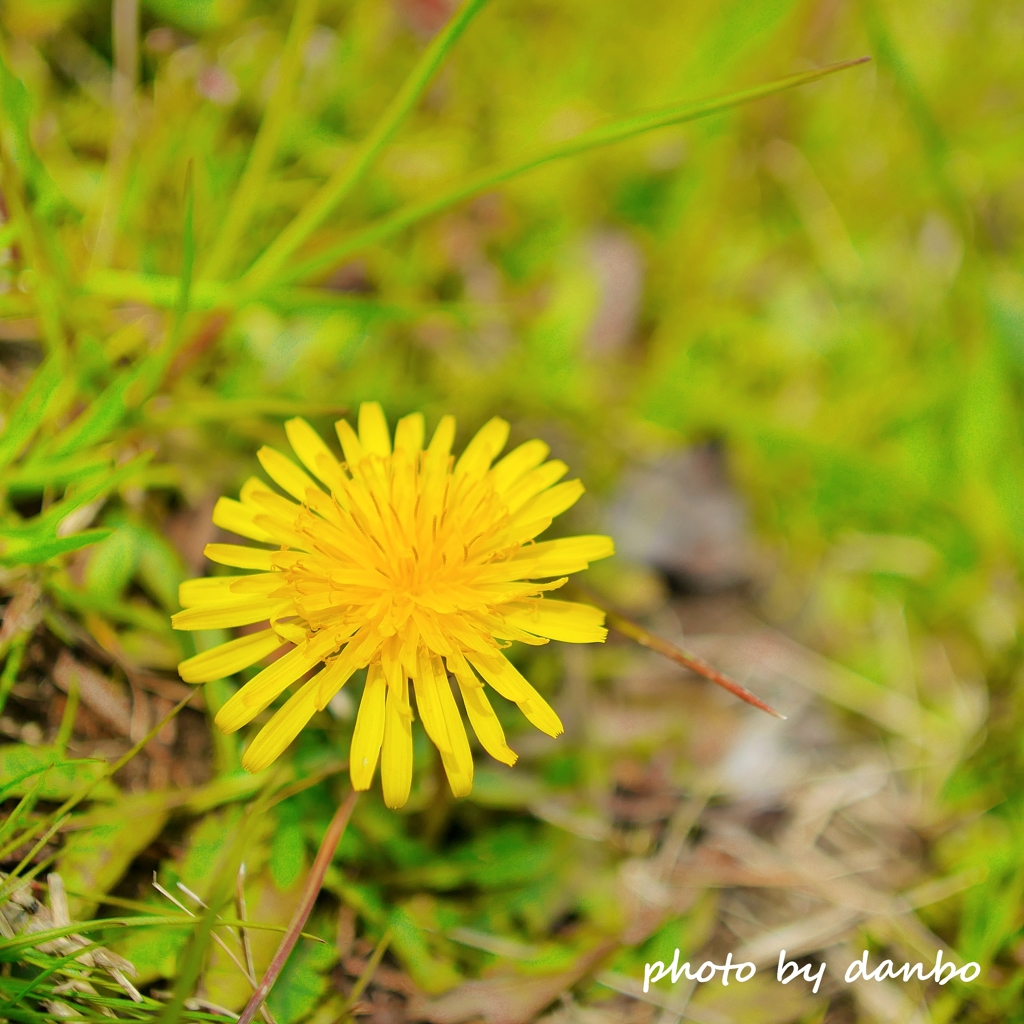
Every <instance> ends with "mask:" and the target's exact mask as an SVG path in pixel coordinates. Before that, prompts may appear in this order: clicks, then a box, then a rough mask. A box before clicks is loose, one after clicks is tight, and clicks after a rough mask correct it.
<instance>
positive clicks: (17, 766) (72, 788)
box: [0, 743, 118, 801]
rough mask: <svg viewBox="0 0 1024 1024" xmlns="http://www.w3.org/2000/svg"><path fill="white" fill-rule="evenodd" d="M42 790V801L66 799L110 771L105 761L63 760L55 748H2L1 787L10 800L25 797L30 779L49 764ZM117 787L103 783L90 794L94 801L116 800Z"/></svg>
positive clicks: (12, 746)
mask: <svg viewBox="0 0 1024 1024" xmlns="http://www.w3.org/2000/svg"><path fill="white" fill-rule="evenodd" d="M51 764H52V765H53V767H51V768H50V770H49V771H48V772H46V776H45V781H44V782H43V785H42V787H41V789H40V791H39V798H40V799H41V800H66V799H67V798H68V797H70V796H72V795H74V794H75V793H77V792H78V790H79V789H81V788H82V786H83V784H87V783H90V782H94V781H95V780H96V779H99V778H100V777H101V776H102V775H103V773H104V772H105V771H106V769H107V765H106V763H105V762H104V761H91V760H90V761H87V760H72V761H68V760H64V758H62V757H61V755H60V754H59V752H58V751H57V750H56V749H55V748H54V747H29V746H26V745H25V744H22V743H13V744H10V745H8V746H4V747H0V786H2V787H4V788H3V790H2V792H3V795H4V796H5V797H7V798H9V797H19V796H24V795H25V793H27V792H28V790H29V788H30V786H29V784H28V779H29V778H30V777H32V776H33V775H35V774H36V773H39V772H42V771H43V770H44V769H46V768H47V767H48V766H49V765H51ZM117 795H118V791H117V788H116V787H115V786H114V784H113V783H112V782H110V781H109V780H106V781H103V782H100V783H99V784H98V785H97V786H96V788H95V789H94V790H93V791H92V793H91V794H90V796H91V798H92V799H93V800H103V801H109V800H114V799H116V797H117Z"/></svg>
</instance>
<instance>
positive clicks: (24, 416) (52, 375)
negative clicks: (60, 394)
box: [0, 354, 64, 483]
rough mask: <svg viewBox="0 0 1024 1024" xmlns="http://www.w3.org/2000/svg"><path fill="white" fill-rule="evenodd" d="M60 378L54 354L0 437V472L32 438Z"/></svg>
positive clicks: (60, 365) (60, 368) (59, 364)
mask: <svg viewBox="0 0 1024 1024" xmlns="http://www.w3.org/2000/svg"><path fill="white" fill-rule="evenodd" d="M63 376H64V369H63V360H62V359H61V358H60V357H59V356H57V355H56V354H54V355H51V356H50V357H49V359H47V360H46V362H44V363H43V365H42V366H40V367H39V369H38V370H37V371H36V374H35V376H34V377H33V378H32V380H31V381H30V382H29V385H28V387H27V388H26V389H25V391H24V393H23V394H22V396H21V400H20V401H19V402H18V405H17V407H16V408H15V410H14V411H13V412H12V413H11V417H10V420H9V421H8V423H7V426H6V427H5V428H4V431H3V433H2V434H0V470H2V469H5V468H6V467H7V466H9V465H10V464H11V463H12V462H13V461H14V460H15V459H16V458H17V457H18V456H19V455H20V454H21V453H22V452H23V451H24V450H25V447H26V446H27V445H28V443H29V442H30V441H31V440H32V438H33V437H34V436H35V432H36V431H37V430H38V429H39V426H40V424H41V423H42V422H43V417H44V416H45V415H46V408H47V406H48V405H49V403H50V399H51V398H53V395H54V393H55V392H56V391H57V388H58V387H60V383H61V380H62V379H63ZM4 482H5V483H6V481H4Z"/></svg>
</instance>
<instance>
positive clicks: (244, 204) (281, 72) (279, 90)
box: [201, 0, 317, 279]
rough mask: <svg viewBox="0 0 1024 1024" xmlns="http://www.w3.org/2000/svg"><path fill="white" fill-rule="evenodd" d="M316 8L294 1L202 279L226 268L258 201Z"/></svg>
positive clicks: (306, 0) (305, 0)
mask: <svg viewBox="0 0 1024 1024" xmlns="http://www.w3.org/2000/svg"><path fill="white" fill-rule="evenodd" d="M316 9H317V0H298V2H297V3H296V4H295V11H294V12H293V14H292V21H291V26H290V27H289V29H288V36H287V38H286V39H285V44H284V50H283V52H282V53H281V58H280V61H279V63H278V65H277V72H276V77H275V81H274V91H273V93H271V96H270V101H269V102H268V103H267V106H266V110H265V111H264V114H263V120H262V121H261V122H260V127H259V131H257V133H256V138H255V140H254V141H253V144H252V149H251V150H250V152H249V159H248V161H246V165H245V170H244V171H243V172H242V177H241V178H240V179H239V182H238V186H237V188H236V189H235V192H234V195H233V196H232V197H231V203H230V205H229V206H228V210H227V213H226V214H225V215H224V219H223V221H222V222H221V226H220V230H219V232H218V234H217V238H216V241H215V242H214V243H213V249H212V250H211V252H210V255H209V256H208V257H207V259H206V260H205V262H204V264H203V266H202V269H201V274H202V276H203V277H207V278H213V279H216V278H218V277H220V276H221V274H223V273H224V271H225V270H227V269H229V264H230V260H231V259H232V257H233V256H234V253H235V249H236V247H237V245H238V242H239V239H240V238H241V237H242V234H243V232H244V231H245V228H246V226H247V225H248V223H249V219H250V218H251V216H252V213H253V210H254V209H255V207H256V204H257V202H258V200H259V198H260V192H261V190H262V188H263V186H264V184H265V182H266V180H267V174H268V172H269V171H270V167H271V164H272V162H273V159H274V156H275V154H276V153H277V148H278V144H279V143H280V140H281V133H282V130H283V129H284V126H285V122H286V121H287V119H288V117H289V116H290V115H291V112H292V111H291V104H292V98H293V96H294V94H295V84H296V81H297V80H298V76H299V71H300V70H301V68H302V57H303V52H304V48H305V45H306V41H307V40H308V39H309V34H310V31H311V30H312V28H313V22H314V20H315V18H316Z"/></svg>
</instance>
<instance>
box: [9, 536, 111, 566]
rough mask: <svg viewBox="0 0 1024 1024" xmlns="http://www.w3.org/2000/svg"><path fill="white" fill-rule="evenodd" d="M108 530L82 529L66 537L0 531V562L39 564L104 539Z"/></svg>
mask: <svg viewBox="0 0 1024 1024" xmlns="http://www.w3.org/2000/svg"><path fill="white" fill-rule="evenodd" d="M110 533H111V531H110V530H99V529H97V530H82V531H81V533H73V534H71V535H70V536H68V537H44V538H40V539H26V538H24V537H11V536H4V535H3V534H2V533H0V564H3V565H39V564H40V563H41V562H48V561H49V560H50V559H51V558H56V557H57V555H64V554H67V553H68V552H69V551H77V550H78V549H79V548H84V547H86V546H87V545H89V544H95V543H96V542H97V541H101V540H105V539H106V538H107V537H109V536H110Z"/></svg>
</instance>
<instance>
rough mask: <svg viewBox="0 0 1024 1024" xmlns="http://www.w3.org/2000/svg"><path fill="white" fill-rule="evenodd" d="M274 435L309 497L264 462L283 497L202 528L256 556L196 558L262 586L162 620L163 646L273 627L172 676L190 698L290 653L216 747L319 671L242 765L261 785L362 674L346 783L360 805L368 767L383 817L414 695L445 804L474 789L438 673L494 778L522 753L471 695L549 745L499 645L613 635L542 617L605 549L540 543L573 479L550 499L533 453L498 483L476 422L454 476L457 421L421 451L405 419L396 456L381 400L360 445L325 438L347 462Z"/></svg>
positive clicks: (236, 705)
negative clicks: (223, 534)
mask: <svg viewBox="0 0 1024 1024" xmlns="http://www.w3.org/2000/svg"><path fill="white" fill-rule="evenodd" d="M285 429H286V430H287V433H288V440H289V441H290V442H291V446H292V448H293V449H294V450H295V454H296V455H298V457H299V461H300V462H302V464H303V465H304V466H305V467H306V469H308V470H309V472H310V473H312V474H313V475H314V476H315V477H316V478H317V479H318V480H320V482H321V484H322V485H323V486H322V487H321V486H320V485H318V484H317V483H316V482H315V481H314V479H313V477H311V476H308V475H307V474H306V473H305V472H304V471H303V470H301V469H300V468H299V467H298V466H297V465H296V464H295V463H294V462H292V461H291V460H290V459H289V458H287V457H286V456H284V455H282V454H281V453H280V452H277V451H275V450H274V449H273V448H262V449H261V450H260V451H259V453H258V456H259V460H260V463H261V464H262V465H263V468H264V469H265V470H266V472H267V474H268V475H269V476H270V478H271V479H272V480H273V481H274V483H276V484H277V485H278V487H280V488H281V490H283V491H284V492H285V493H287V494H289V495H290V496H291V497H292V498H293V499H295V500H294V501H290V500H289V499H288V498H284V497H282V496H281V495H280V494H277V493H275V492H274V491H273V490H271V489H270V487H268V486H267V485H266V484H264V483H262V482H261V481H260V480H258V479H256V478H255V477H254V478H251V479H249V480H248V481H247V482H246V483H245V484H244V485H243V487H242V491H241V494H240V499H241V500H240V501H232V500H231V499H230V498H221V499H220V501H219V502H218V503H217V507H216V508H215V510H214V513H213V521H214V523H216V524H217V525H218V526H220V527H222V528H223V529H225V530H230V531H231V532H232V533H236V534H240V535H241V536H243V537H248V538H249V539H250V540H254V541H258V542H260V543H262V544H264V545H267V546H266V547H259V548H257V547H250V546H242V545H235V544H209V545H207V547H206V556H207V557H208V558H209V559H210V560H211V561H214V562H219V563H220V564H222V565H230V566H234V567H236V568H239V569H255V570H257V571H256V572H255V573H252V574H249V575H243V576H216V577H208V578H205V579H197V580H189V581H188V582H187V583H184V584H182V587H181V593H180V599H181V605H182V607H183V608H184V609H185V611H182V612H179V613H178V614H177V615H175V616H174V619H173V624H174V627H175V628H176V629H217V628H225V627H231V626H245V625H250V624H252V623H257V622H263V621H267V620H269V622H270V628H268V629H264V630H261V631H260V632H257V633H253V634H250V635H248V636H243V637H241V638H239V639H237V640H232V641H230V642H228V643H225V644H221V646H219V647H216V648H214V649H213V650H210V651H206V652H205V653H203V654H199V655H197V656H196V657H194V658H189V659H188V661H184V662H182V663H181V665H179V666H178V671H179V672H180V673H181V678H182V679H184V680H185V681H186V682H190V683H202V682H208V681H210V680H211V679H220V678H222V677H224V676H229V675H231V674H233V673H235V672H238V671H240V670H241V669H244V668H248V667H249V666H250V665H255V664H256V663H257V662H258V661H260V660H262V659H264V658H266V657H267V656H268V655H271V654H273V653H275V652H278V651H279V650H280V649H281V648H282V647H284V646H285V645H286V644H291V645H294V646H293V647H292V649H291V650H290V651H288V653H287V654H285V655H284V656H283V657H280V658H278V659H277V660H276V661H273V662H271V663H270V664H269V665H268V666H267V667H266V668H264V669H263V670H262V671H261V672H259V673H258V674H257V675H256V676H255V677H254V678H252V679H251V680H250V681H249V682H248V683H246V684H245V685H244V686H243V687H242V688H241V689H240V690H239V691H238V692H237V693H236V694H235V695H234V696H233V697H232V698H231V699H230V700H229V701H228V702H227V703H226V704H225V705H224V706H223V707H222V708H221V710H220V711H219V713H218V714H217V719H216V721H217V725H218V726H219V727H220V728H221V729H222V730H224V731H225V732H234V731H235V730H236V729H240V728H241V727H242V726H244V725H246V724H248V723H249V722H250V721H252V719H253V718H255V717H256V716H257V715H258V714H260V712H261V711H263V710H264V709H265V708H267V707H268V706H269V705H270V704H271V702H272V701H274V700H275V699H276V698H277V697H278V696H279V695H280V694H281V693H283V692H284V690H285V689H287V688H288V687H289V686H290V685H292V684H293V683H295V682H296V680H298V679H300V677H303V676H305V675H306V674H307V673H309V672H310V671H311V670H312V669H314V668H315V667H316V666H318V665H320V664H321V663H324V667H323V668H322V669H321V670H320V671H319V672H317V673H316V675H314V676H312V678H310V679H308V680H307V681H306V682H304V683H302V685H301V686H300V687H299V689H298V690H296V692H295V693H294V694H292V696H291V697H290V698H289V699H288V701H287V702H286V703H285V704H284V706H283V707H282V708H281V709H280V710H279V711H277V712H276V713H275V714H274V716H273V717H272V718H271V719H270V721H269V722H268V723H267V724H266V725H265V726H264V727H263V728H262V729H261V730H260V732H259V734H258V735H257V736H256V739H255V740H253V742H252V743H251V744H250V746H249V748H248V749H247V750H246V752H245V755H244V757H243V758H242V763H243V764H244V765H245V767H246V768H247V769H248V770H249V771H259V770H260V769H262V768H265V767H266V766H267V765H269V764H270V763H271V762H272V761H274V760H275V759H276V758H277V757H278V756H279V755H280V754H281V753H282V751H283V750H284V749H285V747H287V746H288V744H289V743H291V741H292V740H293V739H294V738H295V737H296V736H297V735H298V733H299V731H300V730H301V729H302V727H303V726H304V725H305V724H306V723H307V722H308V721H309V719H310V718H311V717H312V715H313V714H314V712H316V711H318V710H323V708H324V707H326V706H327V703H328V702H329V701H330V699H331V698H332V697H333V696H334V695H335V694H336V693H337V692H338V690H339V689H340V688H341V687H342V686H344V684H345V683H346V682H347V681H348V679H349V678H350V677H351V676H352V674H353V673H354V672H355V671H356V670H357V669H361V668H364V667H367V674H366V686H365V688H364V690H363V697H362V701H361V702H360V705H359V713H358V716H357V718H356V724H355V731H354V733H353V736H352V747H351V750H350V752H349V765H350V772H351V775H352V785H353V786H354V787H355V788H356V789H368V788H369V786H370V784H371V782H372V781H373V775H374V772H375V771H376V768H377V760H378V757H379V758H380V761H381V782H382V785H383V789H384V799H385V801H386V803H387V804H388V806H389V807H401V806H402V805H403V804H404V803H405V801H406V799H407V798H408V796H409V788H410V786H411V784H412V718H413V712H412V704H411V701H410V696H411V693H414V694H415V697H416V708H417V711H418V712H419V716H420V719H421V721H422V722H423V727H424V729H425V730H426V732H427V735H428V736H429V737H430V739H431V740H432V741H433V742H434V744H435V745H436V746H437V748H438V750H439V751H440V753H441V758H442V760H443V763H444V767H445V771H446V772H447V775H448V781H449V783H450V785H451V788H452V792H453V793H454V794H455V795H456V796H465V795H466V794H467V793H469V791H470V789H471V788H472V785H473V758H472V755H471V753H470V749H469V742H468V741H467V739H466V730H465V728H464V726H463V724H462V718H461V716H460V714H459V709H458V706H457V704H456V702H455V697H454V695H453V692H452V687H451V684H450V683H449V680H448V673H449V672H450V673H451V674H452V675H453V676H454V677H455V680H456V681H457V683H458V688H459V690H460V692H461V694H462V701H463V703H464V705H465V707H466V713H467V714H468V715H469V720H470V722H471V723H472V725H473V729H474V730H475V731H476V735H477V736H478V738H479V740H480V743H481V745H482V746H483V748H484V749H485V750H486V751H487V752H488V753H489V754H490V755H491V756H492V757H495V758H497V759H498V760H499V761H503V762H504V763H505V764H509V765H511V764H514V763H515V760H516V755H515V754H514V753H513V752H512V751H511V750H510V749H509V747H508V745H507V744H506V742H505V735H504V733H503V732H502V729H501V725H500V724H499V722H498V719H497V717H496V716H495V714H494V711H493V709H492V708H491V705H490V702H489V701H488V699H487V695H486V694H485V692H484V686H483V683H482V682H481V679H483V680H484V681H486V682H487V683H489V684H490V685H491V686H493V687H494V689H495V690H497V692H498V693H500V694H501V695H502V696H503V697H507V698H508V699H509V700H512V701H515V703H516V704H518V705H519V707H520V709H521V710H522V712H523V714H525V715H526V717H527V718H528V719H529V720H530V721H531V722H532V723H533V724H534V725H535V726H536V727H537V728H538V729H540V730H542V731H543V732H546V733H547V734H548V735H549V736H557V735H558V734H559V733H561V731H562V723H561V722H560V721H559V720H558V716H557V715H556V714H555V713H554V711H552V710H551V708H550V707H549V706H548V704H547V703H546V702H545V700H544V699H543V698H542V697H541V696H540V694H538V693H537V691H536V690H535V689H534V688H533V687H532V686H531V685H530V684H529V683H528V682H527V681H526V679H524V678H523V676H522V675H521V674H520V673H519V672H518V671H517V670H516V669H515V668H514V666H513V665H512V664H511V663H510V662H509V661H508V660H507V659H506V658H505V656H504V654H502V647H506V646H508V642H509V641H512V640H520V641H522V642H524V643H528V644H544V643H547V642H548V640H549V639H553V640H567V641H570V642H573V643H588V642H591V641H602V640H604V639H605V636H606V635H607V630H605V628H604V626H603V622H604V615H603V613H602V612H600V611H599V610H598V609H596V608H592V607H590V606H589V605H584V604H575V603H573V602H570V601H556V600H552V599H550V598H548V599H543V600H542V598H543V594H544V591H547V590H554V589H556V588H558V587H560V586H562V584H563V583H565V582H566V580H565V576H564V574H565V573H570V572H578V571H579V570H581V569H585V568H586V567H587V565H588V564H589V563H590V562H592V561H594V560H595V559H598V558H605V557H607V556H608V555H610V554H612V551H613V548H612V542H611V539H610V538H609V537H601V536H589V537H570V538H565V539H562V540H549V541H543V542H541V543H534V540H533V538H534V537H536V536H537V535H538V534H539V533H542V532H543V531H544V530H546V529H547V528H548V526H550V525H551V520H552V518H553V517H554V516H556V515H558V514H559V513H561V512H564V511H565V510H566V509H567V508H569V507H570V506H571V505H572V504H574V503H575V502H576V500H577V499H578V498H579V496H580V495H581V494H582V493H583V485H582V484H581V483H580V482H579V481H578V480H573V481H569V482H568V483H558V481H559V480H560V479H561V477H562V476H563V475H564V474H565V472H566V469H567V467H566V465H565V463H563V462H559V461H558V460H557V459H552V460H550V461H547V462H545V459H546V458H547V455H548V450H549V449H548V446H547V445H546V444H544V443H543V442H542V441H527V442H526V443H525V444H522V445H520V446H519V447H518V448H516V449H515V450H514V451H512V452H510V453H509V454H508V455H506V456H505V457H504V458H503V459H501V461H500V462H498V463H497V464H496V465H493V466H492V463H493V462H494V459H495V458H496V457H497V455H498V454H499V453H500V452H501V450H502V448H504V446H505V441H506V440H507V438H508V424H507V423H506V422H504V420H500V419H493V420H491V421H490V422H489V423H487V424H486V425H485V426H484V427H483V428H482V429H481V430H480V432H479V433H478V434H477V435H476V436H475V437H474V438H473V440H472V441H470V442H469V445H468V446H467V447H466V450H465V451H464V452H463V453H462V455H461V457H460V458H459V459H458V461H455V460H454V459H453V457H452V456H451V454H450V452H451V446H452V440H453V439H454V437H455V420H454V419H453V418H452V417H451V416H445V417H444V418H443V419H442V420H441V422H440V424H439V425H438V427H437V430H436V431H435V432H434V436H433V438H432V439H431V441H430V444H429V445H427V447H426V449H425V450H424V448H423V439H424V432H423V417H422V416H421V415H419V414H416V415H413V416H406V417H405V419H403V420H400V421H399V423H398V427H397V429H396V430H395V437H394V445H393V446H392V441H391V435H390V433H389V431H388V425H387V422H386V421H385V419H384V413H383V412H382V411H381V408H380V406H379V405H378V404H377V403H376V402H370V403H364V404H363V405H362V406H361V407H360V410H359V432H358V434H357V433H356V432H355V431H354V430H353V429H352V428H351V427H350V426H349V424H348V423H347V422H346V421H345V420H339V421H338V423H337V430H338V437H339V439H340V441H341V447H342V450H343V452H344V455H345V461H344V462H339V461H338V460H337V459H336V458H335V457H334V455H333V454H332V453H331V451H330V449H329V448H328V447H327V445H326V444H325V443H324V442H323V440H322V439H321V438H320V436H319V435H318V434H317V433H316V432H315V431H314V430H313V429H312V427H310V426H309V424H308V423H306V422H305V420H301V419H293V420H290V421H289V422H288V423H286V424H285ZM554 577H560V578H554ZM538 580H548V582H537V581H538ZM410 680H411V681H412V684H413V685H412V688H411V692H410V686H409V682H410Z"/></svg>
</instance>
